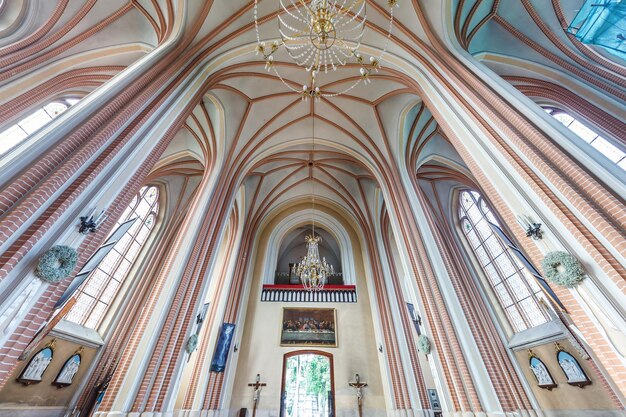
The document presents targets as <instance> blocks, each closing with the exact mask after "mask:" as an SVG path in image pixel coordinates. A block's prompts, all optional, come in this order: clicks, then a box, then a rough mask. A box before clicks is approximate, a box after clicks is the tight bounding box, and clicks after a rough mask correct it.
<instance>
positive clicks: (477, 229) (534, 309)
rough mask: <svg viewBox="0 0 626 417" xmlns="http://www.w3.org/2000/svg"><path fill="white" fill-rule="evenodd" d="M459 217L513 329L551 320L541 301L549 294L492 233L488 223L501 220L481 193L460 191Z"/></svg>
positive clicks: (517, 329) (517, 330)
mask: <svg viewBox="0 0 626 417" xmlns="http://www.w3.org/2000/svg"><path fill="white" fill-rule="evenodd" d="M459 218H460V220H461V229H462V230H463V233H464V234H465V236H466V237H467V240H468V242H469V244H470V246H471V248H472V250H473V251H474V254H475V255H476V257H477V258H478V261H479V262H480V265H481V267H482V269H483V271H484V272H485V275H486V276H487V279H488V280H489V284H490V286H491V288H492V289H493V292H494V293H495V295H496V297H497V298H498V301H499V302H500V304H501V306H502V308H503V310H504V312H505V313H506V316H507V318H508V320H509V322H510V324H511V326H512V327H513V330H514V331H515V332H520V331H522V330H526V329H529V328H531V327H535V326H538V325H540V324H543V323H546V322H547V321H549V320H550V317H549V316H548V314H547V312H546V311H545V310H544V308H543V307H542V306H541V305H540V302H539V300H541V299H544V300H545V298H546V297H545V295H544V293H543V291H542V290H541V287H540V286H539V285H538V284H537V282H536V281H535V279H534V278H533V277H532V276H531V275H530V274H529V273H528V271H526V269H525V268H524V267H523V265H522V264H521V262H520V261H519V259H517V257H516V256H514V255H513V254H512V253H511V252H510V251H509V249H508V248H507V247H506V246H505V245H504V244H503V243H502V242H501V241H500V239H499V238H498V236H496V235H495V234H494V233H493V230H492V229H491V226H489V223H492V224H495V225H497V226H499V222H498V221H497V219H496V217H495V216H494V215H493V213H492V212H491V210H490V209H489V206H488V205H487V203H486V202H485V200H484V199H483V198H482V197H481V196H480V194H478V193H477V192H475V191H462V192H461V194H460V207H459ZM547 304H548V303H547V300H546V305H547Z"/></svg>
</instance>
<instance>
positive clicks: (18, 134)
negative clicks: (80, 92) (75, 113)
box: [0, 98, 79, 157]
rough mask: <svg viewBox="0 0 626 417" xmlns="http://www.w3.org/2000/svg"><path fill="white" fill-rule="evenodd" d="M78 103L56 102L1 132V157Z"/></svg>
mask: <svg viewBox="0 0 626 417" xmlns="http://www.w3.org/2000/svg"><path fill="white" fill-rule="evenodd" d="M78 101H79V99H78V98H64V99H58V100H54V101H52V102H50V103H48V104H46V105H45V106H43V107H41V108H39V109H37V110H36V111H34V112H33V113H31V114H29V115H28V116H26V117H24V118H22V119H21V120H20V121H19V122H17V123H15V124H14V125H12V126H10V127H8V128H7V129H5V130H4V131H2V132H0V157H1V156H2V155H4V154H5V153H7V152H8V151H10V150H11V149H13V148H14V147H16V146H17V145H19V144H20V143H22V142H23V141H24V140H26V138H28V137H29V136H30V135H32V134H33V133H35V132H36V131H37V130H39V129H40V128H42V127H43V126H45V125H47V124H48V123H49V122H50V121H51V120H52V119H55V118H56V117H58V116H59V115H61V114H62V113H63V112H65V111H66V110H67V109H69V108H70V107H71V106H73V105H74V104H76V103H78Z"/></svg>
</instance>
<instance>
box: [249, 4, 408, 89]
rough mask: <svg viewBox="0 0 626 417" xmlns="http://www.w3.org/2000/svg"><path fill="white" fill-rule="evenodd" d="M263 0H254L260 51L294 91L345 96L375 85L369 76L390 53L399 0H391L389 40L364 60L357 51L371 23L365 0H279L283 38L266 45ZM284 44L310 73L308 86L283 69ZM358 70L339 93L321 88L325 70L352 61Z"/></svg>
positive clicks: (257, 49)
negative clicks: (277, 57)
mask: <svg viewBox="0 0 626 417" xmlns="http://www.w3.org/2000/svg"><path fill="white" fill-rule="evenodd" d="M258 1H259V0H254V25H255V29H256V38H257V46H256V52H257V54H259V53H260V54H261V55H263V58H264V59H265V68H266V69H267V70H268V71H273V72H274V73H275V74H276V75H277V76H278V78H279V79H280V80H281V81H282V82H283V84H285V86H287V88H289V89H290V90H291V91H293V92H295V93H298V94H300V95H301V96H302V99H303V100H306V99H308V98H309V97H312V98H316V99H319V98H320V97H335V96H338V95H341V94H344V93H346V92H348V91H350V90H352V89H353V88H354V87H356V86H357V85H358V84H360V83H361V82H363V83H364V84H369V83H370V76H371V75H372V73H374V72H378V70H379V68H380V62H381V60H382V58H383V56H384V55H385V52H386V51H387V44H388V42H389V38H390V37H391V30H392V28H393V21H394V18H393V9H394V7H395V6H397V5H398V0H387V5H388V6H389V27H388V30H387V36H386V44H385V47H384V48H383V50H382V52H381V53H380V55H379V56H377V57H375V56H370V57H369V59H365V58H364V57H363V56H362V55H361V54H360V53H359V52H358V49H359V47H360V46H361V39H362V38H363V32H364V30H365V22H366V21H367V12H366V9H367V7H366V0H279V3H280V9H279V12H278V31H279V33H280V40H276V41H274V42H273V43H272V44H271V45H270V46H266V45H265V42H262V41H261V36H260V35H259V21H258ZM281 47H282V48H284V49H285V50H286V51H287V53H288V54H289V56H290V57H291V59H292V60H293V61H294V62H295V63H296V64H297V65H299V66H301V67H303V68H304V69H305V71H306V72H307V73H308V80H309V81H308V84H306V85H303V86H302V90H298V89H297V88H295V87H294V86H293V85H292V83H289V82H288V81H287V80H285V78H284V77H283V76H282V75H281V74H280V72H279V71H278V68H277V66H276V65H275V63H274V54H275V53H276V52H277V51H278V50H279V49H280V48H281ZM350 64H352V66H354V67H355V68H358V76H357V79H356V80H355V81H354V82H352V83H351V84H350V85H349V86H348V87H347V88H345V89H344V90H341V91H338V92H331V91H324V90H322V89H320V87H319V85H318V83H317V78H318V76H319V74H320V72H321V71H323V72H324V74H326V73H327V72H328V70H332V71H334V70H336V69H337V68H338V67H342V66H346V65H350Z"/></svg>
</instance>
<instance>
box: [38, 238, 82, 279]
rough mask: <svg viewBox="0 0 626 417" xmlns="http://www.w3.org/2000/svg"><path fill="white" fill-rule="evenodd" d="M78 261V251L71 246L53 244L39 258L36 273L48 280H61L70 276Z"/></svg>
mask: <svg viewBox="0 0 626 417" xmlns="http://www.w3.org/2000/svg"><path fill="white" fill-rule="evenodd" d="M77 261H78V252H76V249H74V248H70V247H69V246H62V245H57V246H53V247H51V248H50V249H48V250H47V251H46V253H44V254H43V255H42V256H41V258H39V263H38V264H37V268H35V275H36V276H37V277H38V278H40V279H41V280H43V281H46V282H51V283H55V282H59V281H61V280H62V279H63V278H65V277H68V276H69V275H70V274H71V273H72V270H73V269H74V267H75V266H76V262H77Z"/></svg>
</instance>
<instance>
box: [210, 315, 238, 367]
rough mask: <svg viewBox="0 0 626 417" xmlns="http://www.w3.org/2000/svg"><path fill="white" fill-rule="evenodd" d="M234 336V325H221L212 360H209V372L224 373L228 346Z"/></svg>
mask: <svg viewBox="0 0 626 417" xmlns="http://www.w3.org/2000/svg"><path fill="white" fill-rule="evenodd" d="M234 335H235V325H234V324H232V323H224V324H222V331H221V332H220V336H219V338H218V339H217V344H216V346H215V353H214V354H213V360H211V372H224V370H225V369H226V360H227V359H228V351H229V350H230V344H231V343H232V341H233V336H234Z"/></svg>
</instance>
